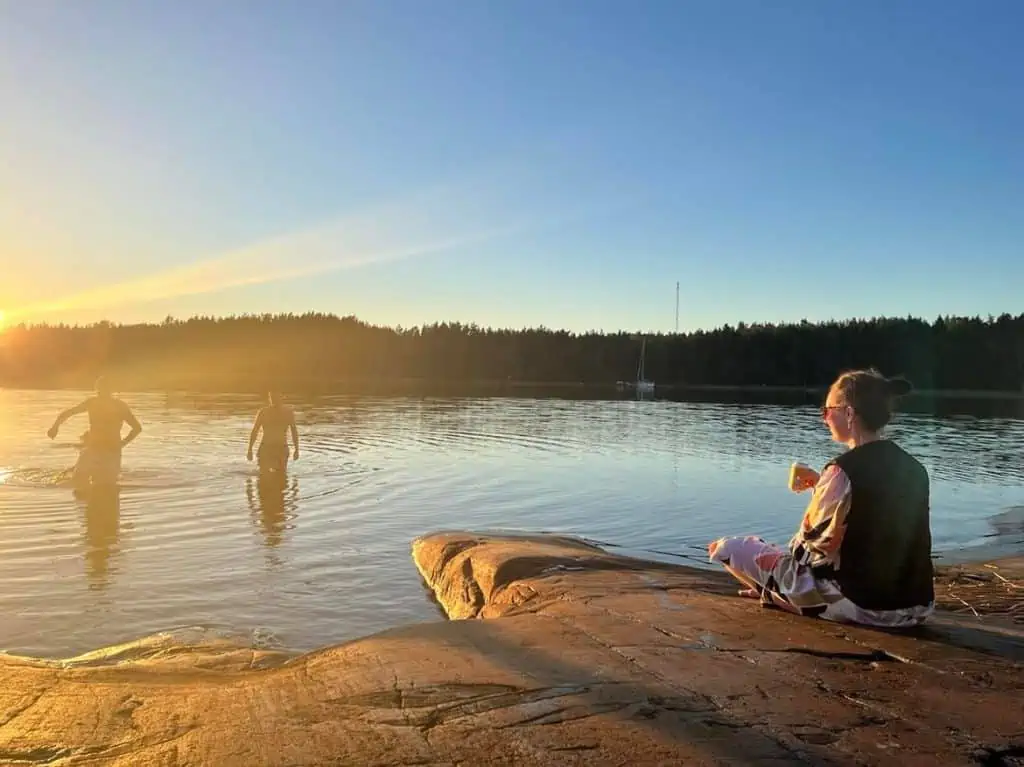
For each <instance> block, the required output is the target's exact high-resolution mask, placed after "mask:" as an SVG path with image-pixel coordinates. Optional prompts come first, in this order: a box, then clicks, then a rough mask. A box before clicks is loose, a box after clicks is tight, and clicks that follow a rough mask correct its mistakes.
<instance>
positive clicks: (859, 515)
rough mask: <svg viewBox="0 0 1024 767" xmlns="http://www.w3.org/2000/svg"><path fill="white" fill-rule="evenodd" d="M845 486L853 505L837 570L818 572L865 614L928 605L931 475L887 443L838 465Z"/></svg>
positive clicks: (869, 446)
mask: <svg viewBox="0 0 1024 767" xmlns="http://www.w3.org/2000/svg"><path fill="white" fill-rule="evenodd" d="M833 463H835V464H837V465H838V466H839V468H841V469H842V470H843V472H844V473H845V474H846V476H847V477H849V479H850V485H851V487H852V491H853V494H852V499H851V503H850V512H849V515H848V516H847V520H846V532H845V533H844V534H843V542H842V546H841V548H840V550H839V569H838V570H833V568H832V567H831V566H824V567H820V568H815V571H814V573H815V575H817V576H820V577H828V578H834V579H835V580H836V582H837V583H838V584H839V588H840V590H841V591H842V592H843V596H845V597H846V598H847V599H849V600H850V601H851V602H853V603H854V604H856V605H858V606H859V607H863V608H864V609H866V610H898V609H901V608H904V607H915V606H918V605H927V604H929V603H930V602H932V601H933V600H934V598H935V592H934V589H933V587H932V575H933V573H932V556H931V555H932V536H931V528H930V526H929V519H928V507H929V489H928V472H927V471H926V470H925V468H924V466H922V465H921V464H920V462H918V461H917V459H915V458H914V457H913V456H911V455H910V454H909V453H907V452H906V451H904V450H903V449H902V448H901V447H899V446H898V445H896V444H895V443H894V442H891V441H889V440H887V439H883V440H877V441H875V442H869V443H867V444H866V445H861V446H860V447H856V448H853V449H852V450H850V451H848V452H846V453H844V454H843V455H841V456H839V457H838V458H836V459H835V460H834V461H833Z"/></svg>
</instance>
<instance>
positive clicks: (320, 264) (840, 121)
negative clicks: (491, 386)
mask: <svg viewBox="0 0 1024 767" xmlns="http://www.w3.org/2000/svg"><path fill="white" fill-rule="evenodd" d="M1022 28H1024V4H1021V3H1019V2H1016V1H1015V0H1002V1H1000V0H991V1H990V2H986V3H980V4H975V3H968V2H956V3H953V2H928V3H922V2H911V1H910V0H896V1H894V2H857V3H849V2H838V0H820V1H818V2H811V1H810V0H801V1H799V2H797V1H796V0H778V1H777V2H772V3H765V2H755V1H754V0H707V1H704V0H675V1H674V2H639V3H626V2H606V1H604V0H585V1H584V0H559V1H558V2H550V0H544V1H542V0H508V1H507V2H497V1H496V0H491V1H488V2H468V1H467V0H461V2H448V1H447V0H431V1H430V2H426V0H416V1H413V0H386V1H385V0H374V1H367V2H343V1H342V0H298V1H297V2H293V3H284V2H279V1H278V0H244V2H243V1H242V0H219V1H217V2H212V1H211V2H210V3H208V4H207V3H199V2H190V3H173V2H154V1H153V0H121V1H115V0H90V2H88V3H73V2H67V1H66V0H62V1H59V2H58V1H57V0H32V1H31V2H23V1H22V0H0V105H2V119H0V168H3V169H4V172H3V173H2V174H0V268H2V269H3V274H4V279H3V280H2V281H0V310H4V311H6V313H7V315H8V321H13V320H15V319H16V318H17V319H18V320H19V321H20V320H29V321H35V320H49V321H69V322H88V321H94V320H97V319H101V318H107V319H112V320H115V321H137V320H149V319H161V318H163V317H164V316H165V315H167V314H173V315H177V316H187V315H190V314H193V313H204V314H229V313H236V312H246V311H254V312H262V311H271V312H276V311H305V310H318V311H331V312H335V313H338V314H350V313H354V314H357V315H359V316H360V317H362V318H364V319H367V320H369V321H372V322H379V323H384V324H402V325H407V326H408V325H414V324H420V323H424V322H433V321H437V320H461V321H475V322H478V323H480V324H483V325H496V326H497V325H500V326H514V327H520V326H524V325H541V324H543V325H547V326H549V327H567V328H570V329H574V330H585V329H590V328H599V329H605V330H614V329H620V328H621V329H629V330H634V329H647V330H671V329H672V327H673V324H674V305H675V283H676V281H677V280H678V281H679V282H680V283H681V290H680V293H681V311H680V325H681V328H683V329H689V328H694V327H711V326H716V325H720V324H723V323H726V322H730V323H735V322H737V321H741V320H742V321H746V322H756V321H776V322H778V321H786V320H799V319H801V318H805V317H806V318H808V319H811V320H819V319H827V318H830V317H837V318H845V317H853V316H871V315H878V314H889V315H892V314H896V315H906V314H914V315H923V316H926V317H934V316H935V315H937V314H940V313H942V314H947V313H955V314H961V313H965V314H982V315H985V314H989V313H992V314H999V313H1001V312H1004V311H1010V312H1015V313H1016V312H1019V311H1021V309H1022V306H1024V302H1022V300H1021V297H1020V292H1021V288H1022V287H1024V259H1022V258H1021V257H1020V254H1021V249H1022V243H1024V144H1022V142H1021V136H1022V135H1024V79H1022V78H1021V73H1022V72H1024V53H1021V48H1020V45H1019V39H1018V38H1019V33H1020V30H1021V29H1022Z"/></svg>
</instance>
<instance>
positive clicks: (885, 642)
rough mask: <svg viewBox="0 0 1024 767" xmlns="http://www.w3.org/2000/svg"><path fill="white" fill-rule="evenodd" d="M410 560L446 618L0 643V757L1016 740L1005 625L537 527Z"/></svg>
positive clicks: (644, 753)
mask: <svg viewBox="0 0 1024 767" xmlns="http://www.w3.org/2000/svg"><path fill="white" fill-rule="evenodd" d="M413 557H414V560H415V562H416V565H417V567H418V568H419V570H420V572H421V573H422V574H423V576H424V579H425V580H426V582H427V584H428V586H429V587H430V588H431V590H432V592H433V593H434V595H435V597H436V599H437V601H438V604H439V606H440V607H442V608H443V609H444V611H445V612H446V613H447V614H448V615H450V616H451V617H453V618H463V619H465V620H452V621H447V622H438V623H430V624H420V625H414V626H408V627H403V628H399V629H395V630H392V631H387V632H383V633H380V634H376V635H373V636H370V637H367V638H365V639H361V640H358V641H355V642H351V643H348V644H345V645H341V646H337V647H331V648H326V649H323V650H320V651H317V652H313V653H308V654H305V655H301V656H292V655H288V654H285V653H276V652H261V651H254V650H245V649H241V648H238V647H232V646H230V645H229V644H228V643H218V642H216V641H196V642H193V643H191V644H181V643H177V644H173V643H167V642H163V643H161V642H159V641H157V642H153V641H150V642H145V643H140V644H137V645H130V646H125V647H123V648H119V649H117V650H116V651H114V652H107V653H102V654H96V655H90V656H83V657H81V658H78V659H73V660H72V661H70V662H59V661H39V660H34V659H27V658H17V657H12V656H0V764H3V765H7V764H11V765H16V764H17V765H20V764H50V765H78V764H81V765H86V764H88V765H99V764H102V765H200V764H201V765H236V764H237V765H350V764H351V765H390V764H410V765H411V764H417V765H467V766H468V765H477V764H483V765H487V764H494V765H574V764H594V765H645V764H666V765H670V764H687V765H712V764H765V765H771V764H928V765H932V764H995V765H998V764H1017V763H1020V762H1019V759H1020V758H1021V757H1020V755H1021V753H1024V710H1022V705H1021V702H1020V701H1021V700H1024V637H1022V632H1021V630H1020V627H1019V625H1016V624H1014V623H1013V622H1012V621H1000V620H998V619H992V620H989V619H988V618H987V617H986V616H981V617H976V616H974V615H973V614H968V615H953V614H943V615H940V616H939V617H938V618H937V619H936V621H935V622H934V625H932V626H930V627H928V628H927V629H925V630H922V631H918V632H916V633H915V634H913V635H896V634H889V633H883V632H879V631H873V630H870V629H864V628H858V627H849V626H839V625H835V624H829V623H826V622H824V621H817V620H812V619H801V618H797V617H795V616H790V615H788V614H785V613H782V612H779V611H775V610H769V609H764V608H762V607H760V605H759V604H758V603H757V602H755V601H752V600H746V599H742V598H739V597H737V596H735V594H736V589H735V588H734V585H733V584H732V583H731V581H730V580H729V579H728V578H726V577H724V576H723V575H721V574H718V573H715V572H711V571H704V570H697V569H689V568H684V567H675V566H669V565H662V564H658V563H651V562H646V561H641V560H635V559H628V558H624V557H617V556H614V555H611V554H608V553H606V552H604V551H602V550H601V549H598V548H595V547H593V546H590V545H588V544H586V543H583V542H580V541H577V540H574V539H569V538H559V537H551V536H477V535H472V534H465V533H449V534H438V535H431V536H427V537H424V538H422V539H419V540H417V541H416V542H415V543H414V545H413ZM1000 572H1005V571H1004V570H1000ZM996 580H998V579H996Z"/></svg>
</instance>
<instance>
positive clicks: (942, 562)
mask: <svg viewBox="0 0 1024 767" xmlns="http://www.w3.org/2000/svg"><path fill="white" fill-rule="evenodd" d="M482 535H485V536H486V535H494V536H495V537H498V538H501V537H516V536H522V537H526V536H528V535H529V534H526V533H522V534H519V533H512V534H510V533H502V532H491V533H482ZM535 535H536V536H537V537H550V538H558V539H561V540H567V541H574V542H578V543H580V544H583V545H586V546H588V547H593V548H595V549H597V550H599V551H601V552H603V553H604V554H606V555H608V556H610V557H624V558H628V559H632V560H635V561H637V562H640V563H645V564H648V565H650V566H652V567H669V568H679V569H681V570H684V571H685V570H696V571H700V572H704V573H709V574H712V575H721V574H722V571H721V569H720V568H718V567H715V566H714V565H711V564H710V563H707V562H702V561H701V560H699V559H698V558H696V557H693V558H686V559H685V560H682V561H681V560H680V559H676V558H674V557H672V558H664V559H653V558H650V557H646V556H640V554H644V553H647V554H649V553H656V552H645V551H644V550H643V549H630V548H628V547H624V548H621V549H620V548H619V547H615V546H612V547H609V544H607V543H603V544H602V543H601V542H597V541H593V540H590V539H588V538H585V537H582V536H574V535H564V534H555V533H536V534H535ZM977 548H980V547H974V548H972V551H975V553H976V554H978V556H972V557H963V558H955V559H946V558H939V557H936V558H935V560H934V566H935V597H936V609H937V610H939V609H942V610H948V611H949V612H954V613H965V612H968V611H969V610H970V609H971V608H972V605H967V606H965V605H964V604H962V603H960V602H958V601H957V600H956V598H955V597H956V596H957V594H958V593H959V591H962V590H955V589H954V592H956V593H951V594H947V593H946V592H947V591H948V590H949V587H950V586H957V585H962V584H963V583H964V582H965V581H968V582H970V583H969V585H970V586H971V588H972V589H973V591H972V596H977V597H980V598H981V599H987V600H990V601H991V599H992V598H993V597H994V596H998V595H999V593H1000V589H1001V588H1002V587H1003V586H1005V584H1004V583H1003V582H1002V581H1001V580H1000V579H999V577H997V576H995V575H992V573H993V572H998V573H999V574H1000V575H1002V573H1003V572H1006V573H1007V574H1008V575H1007V576H1003V577H1008V578H1009V580H1011V581H1017V582H1019V584H1020V588H1019V592H1020V594H1019V597H1020V600H1021V601H1022V604H1024V553H1020V552H1019V551H1018V552H1017V553H1014V554H1010V555H1005V556H1000V557H988V556H981V554H983V551H976V549H977ZM617 552H621V553H617ZM417 567H418V566H417ZM419 576H420V578H421V579H423V573H422V572H419ZM984 583H987V584H989V585H990V586H991V587H993V588H992V589H988V590H986V591H985V592H984V593H982V592H981V591H979V589H981V588H982V585H981V584H984ZM940 592H941V593H940ZM950 596H952V598H949V597H950ZM430 598H431V601H433V598H432V597H430ZM961 598H962V597H961ZM976 601H977V600H976ZM974 609H977V607H974ZM979 612H980V617H991V618H998V617H1005V616H1001V615H999V614H997V612H996V611H991V612H987V613H986V612H983V611H979ZM1013 615H1014V616H1015V619H1016V621H1017V622H1019V623H1021V624H1024V607H1022V608H1020V609H1019V610H1018V611H1017V612H1015V613H1014V614H1013ZM1011 619H1013V618H1011ZM415 625H419V624H418V622H412V623H410V622H402V623H399V624H396V625H395V626H391V627H389V628H386V629H383V630H382V632H388V631H396V630H401V629H405V628H409V627H410V626H415ZM382 632H376V633H375V634H369V635H366V636H360V637H355V638H352V639H347V640H344V641H343V642H341V643H340V644H337V643H328V644H325V645H320V646H317V647H312V648H309V649H307V650H297V649H294V648H290V647H272V648H271V647H257V646H253V645H252V644H247V643H245V642H243V641H241V637H242V636H243V635H244V634H240V633H238V632H236V631H228V630H225V631H216V630H214V629H210V628H207V627H203V626H188V627H183V626H178V627H175V628H169V629H165V630H162V631H156V632H153V633H150V634H145V635H143V636H139V637H135V638H134V639H129V640H124V641H117V642H113V643H111V644H109V645H100V646H99V647H93V648H89V649H87V650H84V651H83V652H80V653H76V654H74V655H65V656H56V655H28V654H20V653H17V652H9V651H7V650H2V649H0V661H2V660H12V659H17V660H20V661H27V662H32V663H43V664H56V665H59V666H63V665H68V664H71V665H74V664H79V663H81V664H89V663H96V662H104V663H113V662H119V661H122V660H131V659H132V658H133V657H134V656H135V655H136V654H137V653H142V654H143V655H145V654H148V653H151V652H154V651H156V650H159V651H161V652H165V651H168V650H172V649H173V648H177V647H188V646H192V645H196V646H203V647H206V646H216V647H220V648H227V649H228V650H230V651H231V652H254V653H260V654H262V655H263V656H265V657H267V658H272V659H273V658H277V659H281V658H286V659H289V660H290V659H294V658H299V657H303V656H305V655H309V654H310V653H317V652H321V651H323V650H325V649H327V648H330V647H340V646H344V645H347V644H351V643H353V642H360V641H363V640H365V639H368V638H370V637H373V636H375V635H376V634H378V633H382ZM188 636H191V637H193V639H186V637H188Z"/></svg>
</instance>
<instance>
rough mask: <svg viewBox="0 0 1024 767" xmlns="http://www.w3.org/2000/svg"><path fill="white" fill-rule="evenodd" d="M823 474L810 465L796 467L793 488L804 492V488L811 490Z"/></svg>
mask: <svg viewBox="0 0 1024 767" xmlns="http://www.w3.org/2000/svg"><path fill="white" fill-rule="evenodd" d="M820 479H821V475H820V474H818V472H816V471H815V470H814V469H812V468H810V467H809V466H799V467H797V468H795V469H794V476H793V490H795V491H796V492H798V493H802V492H803V491H804V490H811V489H812V488H813V487H814V486H815V485H817V484H818V480H820Z"/></svg>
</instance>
